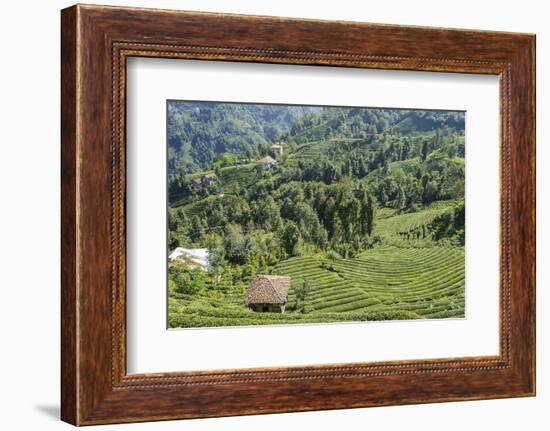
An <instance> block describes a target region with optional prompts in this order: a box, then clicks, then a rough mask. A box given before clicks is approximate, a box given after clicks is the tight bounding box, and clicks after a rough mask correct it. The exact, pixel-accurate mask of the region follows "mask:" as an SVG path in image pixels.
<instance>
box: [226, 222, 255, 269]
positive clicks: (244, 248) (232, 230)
mask: <svg viewBox="0 0 550 431" xmlns="http://www.w3.org/2000/svg"><path fill="white" fill-rule="evenodd" d="M223 245H224V249H225V257H226V259H227V260H228V261H229V262H231V263H234V264H243V263H245V262H246V257H247V255H248V251H249V246H250V242H249V240H248V238H247V237H246V236H245V235H243V231H242V228H241V226H240V225H236V224H230V225H227V227H226V229H225V236H224V241H223Z"/></svg>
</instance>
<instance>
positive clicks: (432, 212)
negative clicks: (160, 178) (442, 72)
mask: <svg viewBox="0 0 550 431" xmlns="http://www.w3.org/2000/svg"><path fill="white" fill-rule="evenodd" d="M464 126H465V125H464V113H463V112H454V111H453V112H447V111H445V112H443V111H418V110H403V109H374V108H341V107H299V106H286V105H254V104H233V103H210V102H176V101H170V102H169V103H168V160H169V178H168V199H169V208H168V216H169V232H168V248H169V250H173V249H175V248H177V247H185V248H189V249H194V248H197V249H198V248H203V249H208V251H209V267H208V271H206V272H205V271H203V270H200V269H197V268H195V267H193V266H192V265H189V264H186V263H185V262H172V263H171V265H170V267H169V294H170V308H169V310H170V313H171V315H170V326H172V327H182V326H205V325H206V326H219V325H224V326H227V325H233V324H256V323H273V321H275V322H278V321H280V319H284V322H290V321H294V320H296V321H337V320H370V319H398V318H420V317H422V316H424V317H448V316H455V317H456V316H461V315H462V314H463V310H464V303H463V290H464V280H463V272H464V268H463V266H464V251H463V246H464V238H465V236H464V217H465V212H464V172H465V171H464V169H465V166H464V153H465V134H464ZM434 247H435V248H437V249H440V251H441V253H443V254H445V253H450V256H451V258H449V261H452V262H454V265H453V266H452V268H451V269H452V271H451V273H450V275H449V277H450V278H449V280H448V281H449V282H448V283H443V285H442V286H444V287H446V288H449V289H450V287H451V285H452V287H453V289H452V295H451V296H452V297H453V298H454V299H453V300H450V299H449V298H450V296H447V295H435V296H434V295H431V296H430V297H427V298H424V297H422V299H421V301H422V303H428V302H430V305H431V307H432V308H428V310H434V308H433V306H434V304H435V305H437V307H439V308H437V307H436V308H435V311H433V313H424V314H419V313H416V312H414V311H413V309H414V307H409V306H403V305H405V303H407V304H409V303H411V302H412V303H415V304H417V303H418V302H419V301H420V299H418V298H416V299H415V297H412V299H410V300H409V301H408V302H407V301H405V302H404V301H403V300H401V299H400V298H399V295H397V296H396V295H393V296H392V295H390V297H391V299H390V300H386V302H387V304H386V303H384V302H383V300H381V299H380V298H384V297H385V296H384V294H383V292H381V293H378V294H375V293H376V292H375V290H376V289H374V290H372V289H370V290H369V286H367V285H365V286H363V285H362V284H361V283H362V282H361V281H360V280H359V279H357V280H355V279H353V277H354V274H355V275H357V274H356V273H350V274H348V276H347V277H346V271H348V270H349V268H351V267H353V265H357V264H358V263H360V262H363V260H364V265H363V266H364V267H365V268H368V267H369V262H375V261H377V259H379V258H381V256H383V255H384V253H389V255H391V256H392V259H393V260H394V261H395V262H396V265H398V266H403V268H401V269H405V270H406V271H405V272H406V273H407V271H408V273H412V272H411V271H412V270H410V269H408V268H410V267H411V266H412V265H414V264H415V261H414V258H413V257H411V256H412V255H410V252H411V251H415V252H418V253H420V254H422V252H426V253H428V255H429V253H431V252H433V249H434ZM428 255H427V256H426V259H428ZM369 256H370V257H369ZM396 256H397V258H396ZM400 256H401V258H403V260H399V259H400ZM311 259H313V260H311ZM411 259H413V260H412V261H411ZM384 261H386V260H384ZM292 262H295V263H296V265H297V266H298V267H299V269H298V270H297V272H296V273H292V268H291V267H289V266H288V265H290V264H291V263H292ZM307 262H308V263H307ZM423 262H424V261H423V260H422V259H419V260H418V261H417V267H418V268H422V264H423ZM302 263H303V265H302ZM285 265H286V266H285ZM442 265H443V269H449V268H447V266H445V263H444V262H442ZM302 266H303V268H302ZM338 268H340V269H338ZM312 269H319V271H321V272H322V273H319V274H317V275H315V274H313V275H312V276H311V277H308V276H307V274H308V271H309V272H312ZM397 269H399V268H397ZM428 269H429V268H428ZM434 270H437V268H434ZM360 271H363V269H360ZM457 271H458V272H457ZM313 272H315V271H313ZM423 273H426V269H424V270H423ZM457 273H458V278H457ZM460 273H462V276H460ZM256 274H283V275H284V274H291V275H292V288H291V292H290V297H291V298H294V300H295V301H294V307H292V306H291V307H290V308H289V309H290V312H289V313H286V314H285V315H284V317H283V316H279V315H273V313H267V315H268V316H267V317H265V316H259V315H258V314H257V313H256V314H254V313H252V312H250V311H249V310H247V309H246V307H245V306H244V305H243V304H242V300H243V293H244V292H245V291H246V287H247V285H248V284H249V282H250V280H251V278H252V277H254V276H255V275H256ZM371 275H372V276H378V275H377V274H374V273H373V274H371ZM333 276H334V277H337V278H336V279H334V280H333V282H327V283H328V284H327V283H324V281H326V280H328V279H329V278H330V277H333ZM316 277H317V281H318V282H316V281H315V280H316ZM365 277H367V278H368V277H369V275H368V274H367V275H365V274H363V276H362V277H361V279H365ZM375 278H376V277H375ZM390 278H391V277H390ZM346 279H347V280H348V282H347V283H344V284H345V285H346V286H347V287H346V288H342V287H338V286H340V284H339V282H344V281H346ZM428 281H429V280H428ZM393 282H394V284H395V283H396V284H397V285H400V283H401V284H402V285H403V286H405V285H406V284H407V283H408V282H410V280H409V278H405V279H403V280H399V279H397V280H394V281H393ZM316 283H317V284H316ZM325 284H326V285H325ZM390 284H391V283H390ZM350 285H351V286H353V287H354V288H357V289H359V290H361V292H362V294H363V296H361V301H363V302H361V301H359V303H361V304H363V303H368V304H369V305H366V306H357V307H352V308H349V310H348V308H346V307H344V311H340V310H339V309H338V306H340V305H341V304H340V303H338V301H337V304H336V306H337V307H336V309H334V310H333V309H332V308H331V306H330V305H331V302H330V301H329V302H327V301H326V300H325V299H324V297H323V295H321V296H319V297H318V298H317V296H318V294H319V295H320V294H321V290H322V291H325V290H326V291H327V294H329V298H332V297H334V298H335V299H339V296H338V295H339V294H340V295H341V297H342V298H348V299H349V298H350V297H349V296H346V295H345V293H346V292H347V290H346V289H349V286H350ZM304 289H305V291H307V292H308V294H306V295H304V294H303V292H304ZM327 289H328V290H327ZM449 289H448V290H449ZM371 290H372V291H371ZM390 290H391V289H390ZM358 292H359V291H357V293H356V294H357V295H359V293H358ZM396 292H398V290H396ZM411 292H412V291H411ZM449 292H451V290H449ZM405 293H406V292H405ZM296 295H298V296H296ZM365 295H366V296H365ZM456 295H458V296H456ZM461 295H462V296H461ZM367 297H368V298H369V300H368V301H367ZM299 298H302V299H300V300H299ZM461 298H462V299H461ZM443 299H445V301H447V302H445V301H443V302H445V304H446V305H444V306H442V305H441V304H439V302H438V301H439V300H443ZM365 301H366V302H365ZM434 301H435V302H434ZM371 302H372V304H371ZM306 303H307V306H306V305H304V304H306ZM344 303H345V301H344ZM350 303H353V301H350ZM227 304H231V305H227ZM327 304H329V306H325V305H327ZM384 304H385V305H388V306H387V307H383V306H382V305H384ZM396 304H397V305H398V306H396ZM226 305H227V306H226ZM417 305H418V304H417ZM214 308H216V309H217V311H216V312H213V309H214ZM220 308H221V309H225V314H224V313H222V312H221V311H220ZM197 310H202V311H200V312H198V311H197ZM219 313H221V314H219ZM231 313H236V314H235V316H234V317H230V316H233V315H232V314H231ZM247 313H248V314H247ZM350 313H351V314H350ZM353 313H355V314H353ZM438 313H439V314H438ZM269 315H270V316H269ZM432 315H433V316H432Z"/></svg>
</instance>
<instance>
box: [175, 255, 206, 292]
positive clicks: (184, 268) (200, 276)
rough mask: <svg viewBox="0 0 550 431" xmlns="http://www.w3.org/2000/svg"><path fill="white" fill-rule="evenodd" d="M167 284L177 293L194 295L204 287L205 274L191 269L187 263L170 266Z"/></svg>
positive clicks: (196, 269) (200, 270) (198, 269)
mask: <svg viewBox="0 0 550 431" xmlns="http://www.w3.org/2000/svg"><path fill="white" fill-rule="evenodd" d="M168 284H169V286H171V287H172V288H173V289H174V290H175V291H176V292H177V293H180V294H184V295H194V294H196V293H198V292H200V291H201V290H203V289H204V288H205V286H206V274H205V273H204V271H203V270H202V269H200V268H195V267H191V266H190V265H189V264H188V263H187V262H181V263H179V262H178V263H177V264H173V265H170V267H169V268H168Z"/></svg>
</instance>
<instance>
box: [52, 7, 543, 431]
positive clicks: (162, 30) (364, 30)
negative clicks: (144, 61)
mask: <svg viewBox="0 0 550 431" xmlns="http://www.w3.org/2000/svg"><path fill="white" fill-rule="evenodd" d="M61 17H62V20H61V21H62V22H61V24H62V25H61V50H62V56H61V58H62V62H61V71H62V75H61V83H62V93H61V110H62V112H61V124H62V127H61V128H62V134H61V139H62V147H61V160H62V165H61V169H62V181H61V189H62V218H61V226H62V247H61V253H62V286H61V287H62V295H61V305H62V325H61V340H62V345H61V353H62V356H61V357H62V362H61V376H62V377H61V388H62V391H61V417H62V419H63V420H64V421H67V422H69V423H71V424H75V425H91V424H105V423H116V422H138V421H151V420H166V419H179V418H197V417H213V416H231V415H243V414H259V413H275V412H290V411H308V410H321V409H342V408H352V407H368V406H383V405H395V404H413V403H431V402H442V401H457V400H475V399H490V398H503V397H518V396H533V395H534V394H535V36H534V35H529V34H514V33H500V32H488V31H469V30H448V29H439V28H423V27H404V26H392V25H377V24H362V23H353V22H330V21H314V20H298V19H286V18H275V17H255V16H241V15H220V14H212V13H196V12H177V11H166V10H152V9H151V10H148V9H133V8H119V7H103V6H83V5H77V6H73V7H70V8H68V9H65V10H63V11H62V14H61ZM131 56H143V57H163V58H184V59H197V60H205V61H208V60H223V61H240V62H258V63H284V64H300V65H330V66H342V67H355V68H374V69H392V70H414V71H440V72H461V73H478V74H492V75H498V76H499V78H500V107H501V110H500V120H501V124H500V139H501V142H500V146H501V196H500V205H501V220H500V226H501V228H500V232H501V253H500V255H501V260H500V354H499V355H498V356H494V357H461V358H442V359H431V360H413V361H397V362H396V361H393V362H379V363H362V364H357V363H354V364H339V365H330V366H303V367H288V368H265V369H237V370H225V371H208V370H206V371H204V372H180V373H158V374H140V375H137V374H130V375H128V374H127V372H126V351H125V340H126V326H125V325H126V322H125V298H126V283H125V190H126V177H125V151H126V147H125V142H126V141H125V97H126V94H125V91H126V87H125V84H126V79H125V77H126V75H125V65H126V59H127V58H129V57H131Z"/></svg>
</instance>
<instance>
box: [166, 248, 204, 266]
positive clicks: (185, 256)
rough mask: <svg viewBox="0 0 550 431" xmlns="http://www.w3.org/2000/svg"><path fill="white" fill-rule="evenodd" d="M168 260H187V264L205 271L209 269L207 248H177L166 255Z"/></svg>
mask: <svg viewBox="0 0 550 431" xmlns="http://www.w3.org/2000/svg"><path fill="white" fill-rule="evenodd" d="M168 260H187V261H188V262H189V263H191V264H193V265H196V266H197V267H200V268H201V269H203V270H205V271H207V270H208V268H209V267H210V261H209V260H208V249H207V248H183V247H177V248H176V249H174V250H172V251H171V252H170V254H169V255H168Z"/></svg>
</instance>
